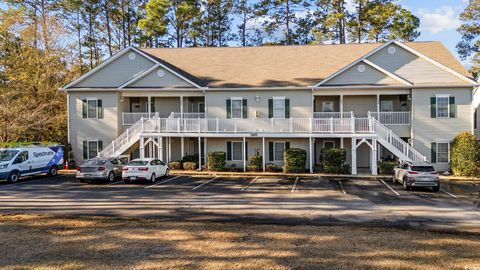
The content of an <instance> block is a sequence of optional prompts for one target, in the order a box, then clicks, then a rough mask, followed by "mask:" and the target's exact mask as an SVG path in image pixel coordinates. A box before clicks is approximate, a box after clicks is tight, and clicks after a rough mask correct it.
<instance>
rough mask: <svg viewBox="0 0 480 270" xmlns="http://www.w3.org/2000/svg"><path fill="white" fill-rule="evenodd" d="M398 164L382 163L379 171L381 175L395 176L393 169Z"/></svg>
mask: <svg viewBox="0 0 480 270" xmlns="http://www.w3.org/2000/svg"><path fill="white" fill-rule="evenodd" d="M397 164H398V163H397V162H391V161H382V162H380V163H378V170H379V172H380V174H393V168H394V167H395V166H397Z"/></svg>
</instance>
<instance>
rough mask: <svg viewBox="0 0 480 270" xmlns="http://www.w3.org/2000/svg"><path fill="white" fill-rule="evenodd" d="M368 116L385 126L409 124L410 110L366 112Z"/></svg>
mask: <svg viewBox="0 0 480 270" xmlns="http://www.w3.org/2000/svg"><path fill="white" fill-rule="evenodd" d="M368 117H373V118H375V119H377V120H378V121H379V122H380V123H382V124H384V125H387V126H409V125H410V119H411V118H410V112H368Z"/></svg>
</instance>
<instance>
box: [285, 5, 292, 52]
mask: <svg viewBox="0 0 480 270" xmlns="http://www.w3.org/2000/svg"><path fill="white" fill-rule="evenodd" d="M286 2H287V9H286V18H285V26H286V28H287V38H286V40H287V45H292V39H291V37H290V0H287V1H286Z"/></svg>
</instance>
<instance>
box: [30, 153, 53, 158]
mask: <svg viewBox="0 0 480 270" xmlns="http://www.w3.org/2000/svg"><path fill="white" fill-rule="evenodd" d="M51 155H53V152H40V153H35V152H33V156H34V157H36V158H37V157H44V156H51Z"/></svg>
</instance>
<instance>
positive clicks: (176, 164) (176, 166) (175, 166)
mask: <svg viewBox="0 0 480 270" xmlns="http://www.w3.org/2000/svg"><path fill="white" fill-rule="evenodd" d="M168 168H170V169H171V170H181V169H183V164H182V162H180V161H172V162H170V163H168Z"/></svg>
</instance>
